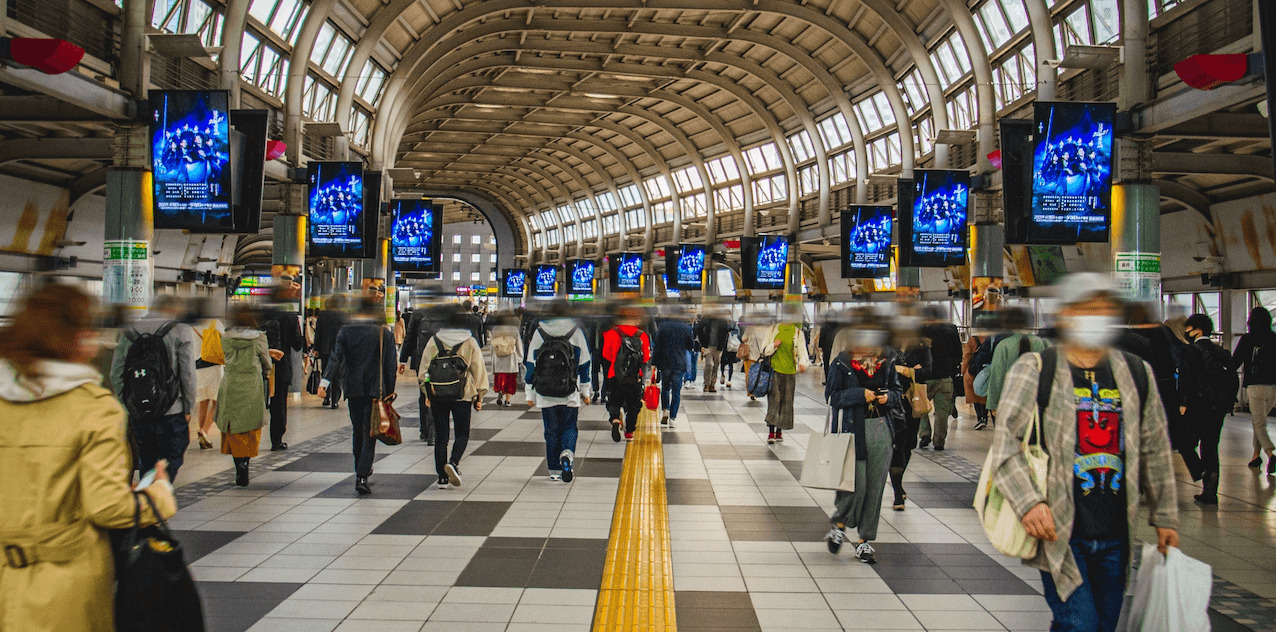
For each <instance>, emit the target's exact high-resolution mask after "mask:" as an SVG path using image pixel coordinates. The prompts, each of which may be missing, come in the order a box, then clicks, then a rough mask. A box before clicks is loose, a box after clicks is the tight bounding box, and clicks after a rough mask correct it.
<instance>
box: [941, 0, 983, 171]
mask: <svg viewBox="0 0 1276 632" xmlns="http://www.w3.org/2000/svg"><path fill="white" fill-rule="evenodd" d="M943 3H944V6H946V7H947V8H948V13H949V14H950V15H952V17H953V25H955V26H956V27H957V33H958V34H960V35H961V39H962V42H963V43H965V46H966V54H967V55H969V56H970V64H971V68H972V70H973V71H974V74H975V98H976V99H977V100H978V101H979V112H978V114H979V120H978V123H977V124H978V126H979V157H978V165H979V172H980V173H989V172H991V171H992V165H990V164H988V154H990V153H992V151H993V150H994V149H996V136H995V135H996V118H997V101H996V99H994V97H993V92H992V63H991V62H990V61H989V60H988V51H986V50H984V45H983V39H982V38H980V36H979V30H978V29H976V28H975V17H974V16H973V15H972V14H971V13H970V6H969V5H967V4H966V3H965V2H964V1H963V0H943ZM969 42H975V45H974V46H971V45H970V44H969ZM935 129H936V130H938V129H942V128H941V127H939V124H938V123H936V125H935ZM936 156H938V154H936Z"/></svg>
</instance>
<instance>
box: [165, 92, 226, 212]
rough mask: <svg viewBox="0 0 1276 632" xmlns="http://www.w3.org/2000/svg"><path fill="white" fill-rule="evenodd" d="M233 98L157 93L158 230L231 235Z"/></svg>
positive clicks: (212, 95)
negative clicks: (231, 101)
mask: <svg viewBox="0 0 1276 632" xmlns="http://www.w3.org/2000/svg"><path fill="white" fill-rule="evenodd" d="M229 101H230V97H229V93H228V92H226V91H224V90H223V91H212V92H201V91H193V90H173V91H158V90H157V91H153V92H151V93H150V104H151V121H150V124H151V156H152V158H151V160H152V164H151V169H152V171H153V173H154V176H153V179H154V196H155V228H180V229H185V230H193V231H198V232H230V231H231V230H233V228H234V221H233V218H232V213H231V201H232V200H231V193H232V191H231V169H230V120H229V112H228V110H229Z"/></svg>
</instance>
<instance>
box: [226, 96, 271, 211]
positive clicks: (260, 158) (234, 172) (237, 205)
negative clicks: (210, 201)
mask: <svg viewBox="0 0 1276 632" xmlns="http://www.w3.org/2000/svg"><path fill="white" fill-rule="evenodd" d="M269 126H270V112H268V111H266V110H231V111H230V169H231V191H232V198H231V213H232V225H233V228H232V229H231V231H230V232H232V233H237V234H241V235H255V234H257V233H259V232H261V196H262V192H263V191H264V189H265V178H266V140H267V134H268V132H269Z"/></svg>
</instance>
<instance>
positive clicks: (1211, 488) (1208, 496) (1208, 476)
mask: <svg viewBox="0 0 1276 632" xmlns="http://www.w3.org/2000/svg"><path fill="white" fill-rule="evenodd" d="M1203 481H1204V482H1202V483H1201V487H1202V489H1201V493H1199V494H1197V495H1196V497H1195V498H1196V502H1198V503H1201V504H1202V505H1217V504H1218V472H1206V473H1205V476H1204V477H1203Z"/></svg>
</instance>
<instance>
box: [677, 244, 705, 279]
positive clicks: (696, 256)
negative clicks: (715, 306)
mask: <svg viewBox="0 0 1276 632" xmlns="http://www.w3.org/2000/svg"><path fill="white" fill-rule="evenodd" d="M675 283H676V284H677V286H678V289H680V290H698V289H700V288H701V287H703V286H704V247H703V246H683V247H682V252H681V253H680V254H679V255H678V278H677V279H676V280H675Z"/></svg>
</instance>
